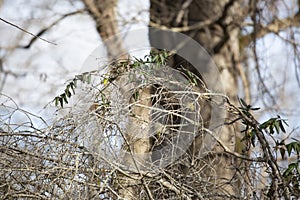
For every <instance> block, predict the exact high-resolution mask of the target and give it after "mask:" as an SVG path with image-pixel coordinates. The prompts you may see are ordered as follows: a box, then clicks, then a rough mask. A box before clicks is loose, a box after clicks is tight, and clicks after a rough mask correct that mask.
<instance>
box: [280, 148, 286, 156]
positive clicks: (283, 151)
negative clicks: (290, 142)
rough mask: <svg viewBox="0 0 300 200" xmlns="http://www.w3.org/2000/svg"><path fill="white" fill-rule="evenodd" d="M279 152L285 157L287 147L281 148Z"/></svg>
mask: <svg viewBox="0 0 300 200" xmlns="http://www.w3.org/2000/svg"><path fill="white" fill-rule="evenodd" d="M279 152H280V155H281V158H282V159H284V155H285V149H284V148H280V149H279Z"/></svg>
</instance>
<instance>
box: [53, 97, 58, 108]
mask: <svg viewBox="0 0 300 200" xmlns="http://www.w3.org/2000/svg"><path fill="white" fill-rule="evenodd" d="M54 101H55V106H58V102H59V97H55V99H54Z"/></svg>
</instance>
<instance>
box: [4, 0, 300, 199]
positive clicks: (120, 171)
mask: <svg viewBox="0 0 300 200" xmlns="http://www.w3.org/2000/svg"><path fill="white" fill-rule="evenodd" d="M83 3H84V6H85V8H84V9H85V10H87V11H88V13H89V14H90V15H91V16H92V18H93V19H94V20H95V23H96V28H97V31H98V33H99V35H100V36H101V38H102V39H103V40H104V41H107V40H106V39H107V38H108V37H109V36H111V35H115V34H116V33H118V26H117V21H116V13H115V11H114V9H115V6H116V1H109V0H107V1H89V0H84V1H83ZM280 3H281V2H279V1H268V2H265V1H250V2H244V1H234V0H232V1H230V0H229V1H222V2H210V1H202V0H198V1H189V0H187V1H180V2H173V1H168V0H166V1H150V26H154V27H159V28H163V29H171V30H173V31H179V32H183V33H185V34H188V35H189V36H190V37H192V38H194V39H195V40H196V41H198V42H199V43H200V44H201V45H202V46H204V47H205V49H206V50H207V51H208V52H209V54H210V55H211V56H212V58H213V59H214V61H215V62H216V64H217V66H218V67H219V70H220V74H221V77H222V79H223V80H224V88H225V93H226V95H227V97H225V99H224V100H225V101H226V106H227V109H228V113H227V115H226V116H227V119H226V123H225V126H224V128H223V129H222V134H221V137H220V138H215V139H216V140H217V142H218V143H217V145H216V147H215V148H214V149H213V151H212V152H211V154H209V155H208V156H207V157H206V158H205V159H203V158H201V159H199V158H197V156H196V160H197V159H198V162H197V165H191V163H190V160H189V158H191V155H190V154H189V153H187V154H186V157H185V156H183V157H182V159H181V160H179V162H177V163H175V164H172V165H170V166H167V167H165V168H163V169H161V170H160V171H159V172H156V171H155V172H153V173H144V172H143V171H142V170H141V171H139V169H141V168H142V166H143V162H146V161H147V158H141V160H140V162H139V163H140V164H138V165H136V164H135V162H134V160H133V159H130V158H131V156H130V153H136V152H148V151H151V150H153V149H152V146H151V145H154V144H155V143H154V144H153V143H152V141H151V138H146V139H143V140H140V139H139V140H132V141H131V140H130V138H131V136H130V135H131V134H132V133H131V132H129V134H128V135H127V136H126V135H122V130H120V131H119V132H118V131H117V132H118V133H119V134H121V136H122V137H121V138H122V140H121V141H122V142H123V144H124V146H125V147H124V148H125V149H127V152H128V154H129V156H128V155H127V156H128V159H127V160H128V162H129V163H127V165H135V169H134V170H132V169H131V168H130V169H127V168H126V167H125V168H124V167H123V166H122V165H116V164H115V163H114V162H111V160H108V159H107V157H105V156H103V155H102V156H101V155H98V154H97V153H95V151H94V150H95V149H93V148H94V147H93V146H95V143H94V142H95V141H105V142H107V144H110V145H111V143H112V141H113V140H114V141H117V139H116V137H115V136H113V133H114V134H115V132H116V130H118V128H119V126H118V122H119V121H118V120H119V119H118V117H119V116H118V115H116V116H115V117H110V115H109V110H110V109H111V108H113V106H111V105H112V104H113V102H114V101H117V99H113V98H111V96H107V93H105V91H104V90H96V92H95V93H94V94H92V97H93V99H94V100H95V102H96V106H92V108H91V109H90V111H89V112H88V113H87V112H86V110H87V108H86V109H82V110H80V109H77V110H76V109H75V110H73V111H72V112H70V114H69V115H66V116H64V117H63V118H60V119H58V120H55V121H54V122H53V123H52V124H51V125H49V124H47V122H45V121H43V119H42V118H39V117H37V116H36V115H31V114H29V113H28V112H27V111H24V110H22V109H21V108H20V107H19V106H17V105H16V104H15V103H14V101H13V100H12V99H10V98H9V97H7V96H5V95H2V96H1V98H2V102H4V104H1V110H3V112H1V113H2V114H1V120H2V124H1V129H2V130H1V157H2V158H3V160H2V161H1V168H2V169H3V170H2V172H1V173H2V174H1V177H3V179H2V180H1V183H2V184H1V188H0V189H1V190H0V191H1V192H0V194H1V195H2V197H3V198H45V199H47V198H51V197H52V198H81V199H97V198H100V199H104V198H109V197H111V198H121V197H123V198H126V199H135V198H136V199H171V198H175V199H180V198H183V199H208V198H209V199H218V198H228V199H230V198H232V199H235V198H237V199H239V198H244V197H247V198H263V197H270V196H273V197H275V198H277V199H278V198H282V197H284V198H286V199H289V198H290V196H294V197H297V196H299V164H298V162H297V161H298V159H299V149H300V147H299V146H300V145H299V140H298V139H297V138H294V140H293V141H292V142H291V141H288V140H287V139H286V138H283V139H280V138H279V137H277V136H275V135H274V133H275V132H278V133H282V132H285V128H284V120H282V119H281V118H280V117H277V118H276V117H275V118H271V119H269V120H267V121H266V122H265V123H259V122H257V121H256V120H255V118H254V117H253V116H252V114H251V112H252V110H256V108H253V107H252V106H250V105H248V103H250V101H251V100H250V96H253V94H250V91H251V90H255V89H252V88H250V84H249V83H250V82H251V79H253V77H252V76H253V73H249V70H248V68H251V65H252V63H254V66H255V67H254V69H255V70H256V72H257V77H258V78H257V80H259V85H260V89H261V91H262V92H263V93H264V96H263V97H265V98H262V99H263V100H265V99H267V100H268V102H265V103H267V104H271V105H272V106H276V108H278V107H277V105H278V104H279V103H278V102H277V101H276V97H277V96H278V95H277V93H274V92H275V91H276V90H272V89H273V88H268V87H267V86H268V85H269V80H268V81H267V82H266V81H265V80H264V78H263V77H264V76H266V75H264V74H263V73H262V69H263V67H262V66H263V65H262V63H261V62H260V60H259V58H260V57H259V54H258V53H257V52H258V47H257V45H258V44H259V40H258V39H259V38H262V37H264V36H265V35H267V34H270V33H274V34H275V35H276V36H278V37H279V38H281V39H283V40H284V42H286V44H287V45H290V47H292V49H293V51H294V53H295V54H296V53H297V51H298V46H297V40H296V38H297V35H296V34H295V32H294V30H295V28H296V27H297V25H298V11H297V9H294V10H292V11H290V12H287V14H286V13H285V16H287V17H286V18H284V17H281V15H282V13H281V12H280V10H279V9H278V8H279V7H280V8H281V7H282V8H288V6H289V5H288V3H289V2H283V3H282V4H280ZM284 3H286V5H285V4H284ZM291 5H292V6H295V7H299V5H298V4H296V2H294V3H293V4H291ZM285 6H286V7H285ZM265 8H267V9H265ZM76 12H79V13H82V12H84V11H83V10H81V11H75V12H73V13H76ZM69 15H70V14H69ZM65 16H68V15H65ZM61 19H63V18H61ZM2 21H3V20H2ZM58 22H60V19H59V20H58V21H57V22H54V23H52V24H51V25H50V26H49V28H46V29H43V30H44V31H43V30H42V31H40V32H38V34H36V35H38V36H41V35H43V34H44V33H45V32H47V31H48V30H50V29H52V28H53V26H54V25H53V24H57V23H58ZM281 32H282V33H286V34H287V33H288V34H287V37H285V36H286V35H284V36H282V35H281ZM115 39H116V40H114V41H116V43H114V42H109V43H106V46H107V51H108V55H110V56H112V58H114V56H115V55H121V57H120V58H122V62H113V63H112V64H109V65H107V67H108V69H110V72H109V73H108V75H109V77H107V76H103V74H101V73H100V74H99V72H98V71H91V72H89V73H83V74H80V75H77V76H75V78H73V79H72V80H71V81H70V82H68V84H67V85H66V88H65V90H64V93H63V94H61V95H60V96H58V97H57V98H56V102H57V105H61V107H66V105H67V104H66V103H68V101H70V99H69V98H70V96H73V90H74V91H75V90H76V91H78V90H83V91H84V88H85V87H87V88H90V89H92V88H95V85H94V83H93V82H91V81H90V80H91V78H92V79H93V80H98V83H99V82H100V83H102V84H103V85H104V86H105V85H107V84H108V82H109V83H114V84H116V85H117V86H116V87H119V88H121V86H118V84H120V83H122V81H121V82H120V80H121V79H122V76H121V75H122V73H126V72H127V71H126V70H129V71H130V70H132V69H134V68H136V66H141V65H143V64H147V62H150V63H160V64H166V63H165V61H164V60H158V59H157V57H156V55H160V54H153V55H151V56H149V57H148V60H144V61H142V60H135V61H132V60H124V58H127V53H126V52H125V50H123V47H122V41H121V40H120V38H118V37H117V38H115ZM35 42H36V40H34V39H33V40H31V42H30V43H29V45H27V46H26V48H30V46H31V44H32V43H35ZM155 42H157V41H155V40H152V38H150V43H151V44H152V45H153V46H155V45H154V43H155ZM160 42H162V43H164V42H166V43H168V42H169V41H168V39H166V38H164V39H163V40H162V41H160ZM116 47H118V48H116ZM21 48H24V47H22V46H21ZM6 51H8V50H5V52H6ZM251 51H252V52H251ZM123 52H124V53H123ZM251 56H252V57H251ZM247 58H248V60H247ZM168 59H169V63H168V64H169V66H171V67H172V68H175V69H177V68H178V66H183V67H187V68H188V70H189V71H192V72H193V68H192V66H190V65H189V64H188V63H186V62H185V61H184V60H183V59H182V58H180V57H179V56H178V55H172V56H171V57H169V58H168ZM297 59H298V58H297V57H295V59H294V61H295V69H296V72H297V62H298V61H297ZM249 60H250V61H251V62H252V63H251V62H250V61H249ZM247 61H248V62H249V63H250V64H249V63H247ZM253 61H254V62H253ZM4 63H5V62H4ZM122 63H123V64H122ZM124 63H125V64H124ZM124 66H126V67H125V69H124ZM6 72H8V71H4V75H5V76H7V74H9V73H6ZM264 73H265V72H264ZM119 75H120V77H119ZM199 81H200V80H199ZM239 83H241V84H239ZM96 85H97V84H96ZM108 85H109V86H111V85H113V84H108ZM158 85H159V84H158ZM154 86H155V85H153V84H152V85H151V84H150V88H149V87H148V88H147V87H143V88H140V90H137V91H136V93H134V95H137V96H134V95H133V96H132V97H131V100H130V102H128V103H130V106H131V107H132V110H131V112H132V114H134V115H135V116H140V117H142V120H143V121H147V120H148V118H150V117H151V116H150V114H149V112H148V108H149V107H151V106H153V107H154V108H155V105H153V101H154V100H155V101H156V102H159V103H161V104H162V105H166V104H167V105H170V103H173V105H176V104H178V103H176V101H175V103H174V100H173V99H172V97H174V95H173V94H172V92H166V91H163V90H162V89H164V88H160V87H159V86H156V87H157V88H155V87H154ZM111 87H113V86H111ZM153 87H154V88H153ZM252 87H253V88H254V86H252ZM76 88H77V89H76ZM119 88H118V89H119ZM200 89H201V90H202V89H205V88H200ZM201 90H200V91H201ZM239 90H240V91H243V92H241V93H242V94H240V93H239V92H238V91H239ZM158 91H160V92H158ZM198 91H199V90H198ZM279 92H280V94H282V93H281V90H279ZM278 94H279V93H278ZM166 95H167V96H166ZM238 95H242V96H243V98H244V99H246V100H245V101H246V102H245V101H243V100H239V99H238V98H237V96H238ZM155 96H159V97H160V98H161V99H158V100H157V99H154V100H153V99H151V98H152V97H155ZM99 97H100V98H99ZM81 98H82V97H81ZM85 100H86V99H84V98H82V99H81V102H82V101H85ZM252 102H253V100H252ZM263 102H264V101H263ZM204 103H206V104H205V105H210V104H209V103H208V102H204ZM77 105H79V103H78V104H77ZM124 106H127V105H126V104H125V105H124ZM145 107H146V108H147V109H146V108H145ZM237 107H239V108H237ZM169 109H170V110H171V111H172V110H173V111H174V109H175V110H176V108H174V107H171V108H169ZM177 109H178V108H177ZM15 113H21V114H23V115H24V116H26V117H27V120H26V123H23V124H18V123H14V121H13V120H12V119H14V114H15ZM170 116H171V117H174V116H172V114H171V115H170ZM34 118H36V119H35V120H34ZM203 118H204V119H206V118H208V119H209V117H205V116H203ZM112 119H113V120H112ZM137 119H139V120H140V118H136V117H132V118H131V122H132V123H131V124H130V125H132V126H134V124H138V123H139V120H137ZM36 120H40V123H41V124H43V127H46V128H44V129H42V128H37V127H36V126H35V125H34V124H35V123H33V121H36ZM95 122H96V123H95ZM167 125H169V124H167ZM91 127H93V128H92V129H91ZM138 130H139V129H138ZM241 130H243V132H242V133H240V131H241ZM93 132H94V133H95V132H96V133H101V136H100V137H98V138H94V136H95V135H94V134H93ZM137 132H141V130H140V131H137ZM103 133H105V134H103ZM109 133H110V134H111V135H109ZM209 133H210V132H209V130H207V133H206V134H209ZM164 136H165V137H164V138H163V139H162V141H166V140H167V139H168V137H167V136H166V135H164ZM142 138H143V137H142ZM256 139H257V141H256ZM241 140H242V142H243V143H244V145H245V146H242V145H241V144H240V142H241ZM115 143H116V144H115V145H118V142H115ZM198 143H201V137H199V138H196V141H195V144H196V145H195V146H194V147H193V146H192V147H191V148H190V150H191V152H197V150H198V146H197V144H198ZM162 144H164V143H162ZM100 146H101V145H99V148H100ZM108 146H109V145H108ZM254 146H255V148H254V149H253V148H252V147H254ZM101 147H103V146H101ZM250 147H251V148H250ZM273 148H275V149H276V150H278V152H280V153H281V156H277V153H274V152H272V150H273ZM105 150H106V154H109V153H111V154H112V155H114V154H115V153H116V152H111V150H110V149H109V148H107V149H105ZM286 152H287V154H288V156H292V157H293V155H294V154H295V155H296V156H297V158H296V161H291V162H289V163H287V164H288V165H285V166H284V167H282V166H281V165H280V162H279V161H280V158H281V157H282V158H283V159H285V157H286V155H285V154H286ZM260 153H261V156H259V154H260ZM284 155H285V156H284ZM125 160H126V159H125ZM264 176H267V177H268V179H264ZM253 179H254V180H253Z"/></svg>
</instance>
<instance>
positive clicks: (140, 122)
mask: <svg viewBox="0 0 300 200" xmlns="http://www.w3.org/2000/svg"><path fill="white" fill-rule="evenodd" d="M83 2H84V4H85V6H86V9H87V10H88V12H89V13H90V15H91V16H92V17H93V19H94V21H95V23H96V28H97V31H98V33H99V35H100V37H101V39H102V41H103V42H104V43H105V45H106V48H107V54H108V58H109V60H111V61H114V60H116V59H118V60H120V59H128V53H127V52H126V50H125V49H124V48H123V42H122V39H121V36H120V35H119V34H120V31H119V29H118V22H117V19H116V18H117V17H116V10H115V9H116V4H117V0H83ZM112 37H113V38H112ZM125 81H127V80H125ZM121 89H124V88H121ZM131 89H132V88H131ZM135 94H138V96H137V97H136V98H135V97H134V96H132V97H131V98H130V101H129V102H127V103H128V104H131V111H130V112H131V114H130V116H129V122H128V127H127V129H126V133H124V140H125V142H124V143H125V144H124V145H123V148H124V149H125V150H126V151H127V153H126V154H125V155H124V158H123V164H125V166H127V167H128V168H129V170H128V171H129V173H130V171H133V172H140V171H141V170H143V168H144V165H145V162H147V161H149V156H148V154H147V153H149V151H150V148H151V145H150V138H149V135H148V132H149V130H147V127H149V126H148V124H149V122H150V109H149V108H150V107H151V89H150V88H144V89H139V90H137V91H136V92H135ZM135 104H140V105H142V107H141V106H138V105H135ZM92 107H93V106H92ZM147 107H148V108H147ZM117 179H118V180H117V181H116V182H118V185H119V191H118V193H119V196H120V197H122V198H124V199H135V198H136V197H137V189H136V188H137V187H136V185H138V184H139V181H138V180H135V179H131V178H130V177H128V176H124V174H121V173H120V174H118V178H117Z"/></svg>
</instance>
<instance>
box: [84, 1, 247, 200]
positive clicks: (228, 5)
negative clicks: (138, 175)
mask: <svg viewBox="0 0 300 200" xmlns="http://www.w3.org/2000/svg"><path fill="white" fill-rule="evenodd" d="M83 2H84V3H85V5H86V8H87V9H88V11H89V12H90V14H91V16H92V17H93V18H94V20H95V22H96V26H97V31H98V32H99V34H100V36H101V38H102V40H105V39H107V38H108V37H109V36H112V35H115V34H117V33H118V28H117V22H116V16H115V11H114V9H115V5H116V2H117V1H116V0H105V1H100V0H83ZM150 4H151V8H150V26H155V27H163V28H168V29H171V30H174V28H175V29H176V31H181V32H182V33H184V34H187V35H189V36H191V37H192V38H194V39H195V40H196V41H198V42H199V43H200V44H201V45H202V46H203V47H204V48H205V49H206V50H207V51H208V52H209V54H210V55H211V56H212V58H213V59H214V61H215V63H216V64H217V66H218V67H219V71H220V74H221V78H222V80H223V86H224V89H225V92H226V95H228V97H229V98H230V99H231V100H232V101H233V102H236V101H237V99H236V95H237V93H238V76H239V40H238V38H239V34H240V27H241V26H240V25H241V22H242V21H243V18H242V13H241V5H240V1H239V0H224V1H210V0H194V1H193V0H186V1H173V0H163V1H157V0H150ZM198 23H202V25H201V26H198ZM162 42H167V40H165V41H163V40H162ZM150 43H151V39H150ZM107 47H108V53H109V54H110V55H112V56H114V55H120V54H122V53H123V52H124V50H123V48H122V43H121V40H119V39H117V40H116V42H115V43H113V44H108V45H107ZM180 62H182V59H181V58H179V57H176V56H175V57H173V61H172V64H171V63H170V65H171V67H172V66H173V67H175V66H177V65H178V63H180ZM140 96H141V97H145V98H147V97H150V90H149V89H145V90H143V91H140ZM140 103H141V104H144V105H146V106H150V101H146V100H141V102H140ZM132 112H133V114H135V115H137V116H143V117H142V118H143V119H144V118H145V119H144V120H146V121H147V120H150V119H148V118H149V110H148V109H141V108H134V109H133V111H132ZM230 121H231V117H230V116H229V115H227V121H226V122H228V124H230ZM136 123H137V122H136ZM237 132H238V131H236V130H235V126H234V125H233V124H231V125H227V126H224V127H223V129H222V133H221V134H220V138H219V139H220V140H221V141H222V143H223V144H225V145H226V146H227V147H228V149H230V150H231V151H235V150H236V145H237V142H236V138H237V136H238V134H237ZM129 134H130V133H129ZM132 138H133V137H131V136H130V135H128V136H127V140H128V141H129V142H130V143H131V144H129V147H128V150H129V151H132V152H133V153H146V152H148V151H149V149H150V146H149V140H148V139H142V140H140V139H139V140H134V141H132ZM198 140H201V138H199V139H198ZM197 143H201V141H197V139H196V141H195V144H197ZM197 148H198V147H197V145H196V146H195V149H193V151H195V152H197V150H198V149H197ZM222 152H223V149H222V148H221V147H220V146H218V145H216V146H215V147H214V155H213V157H214V159H213V160H214V161H213V165H214V166H215V167H214V171H215V172H214V173H212V171H210V170H208V171H207V173H206V176H207V177H208V178H209V179H210V180H211V181H212V182H217V183H218V184H219V186H220V191H221V192H220V194H225V195H238V191H237V190H238V187H237V185H238V184H237V182H238V181H237V180H236V177H235V172H236V170H235V169H236V168H235V167H236V166H235V164H236V163H235V162H236V161H235V160H234V159H233V158H232V157H229V156H228V155H226V154H223V153H222ZM142 159H146V158H142ZM210 159H211V158H210ZM126 160H127V162H128V163H127V164H129V165H132V166H133V165H134V162H133V161H130V158H128V159H126ZM131 160H132V159H131ZM140 166H141V165H139V166H137V168H139V167H140ZM137 170H138V169H137ZM121 184H123V188H122V189H121V191H120V195H121V196H122V197H123V198H126V199H134V196H135V193H136V191H134V189H133V187H131V186H129V185H133V184H134V181H133V180H131V181H130V180H129V179H126V180H125V181H123V182H121Z"/></svg>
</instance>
